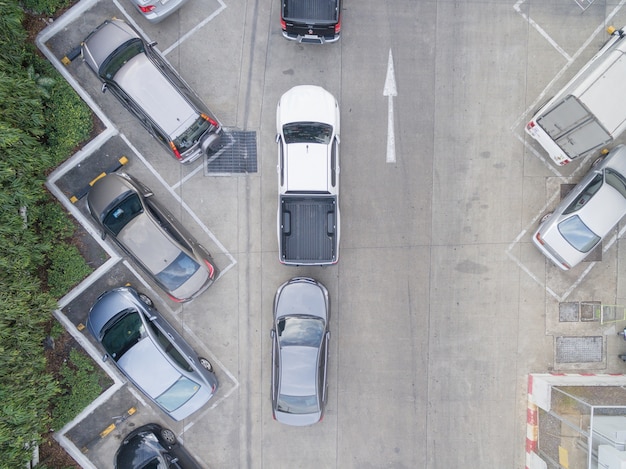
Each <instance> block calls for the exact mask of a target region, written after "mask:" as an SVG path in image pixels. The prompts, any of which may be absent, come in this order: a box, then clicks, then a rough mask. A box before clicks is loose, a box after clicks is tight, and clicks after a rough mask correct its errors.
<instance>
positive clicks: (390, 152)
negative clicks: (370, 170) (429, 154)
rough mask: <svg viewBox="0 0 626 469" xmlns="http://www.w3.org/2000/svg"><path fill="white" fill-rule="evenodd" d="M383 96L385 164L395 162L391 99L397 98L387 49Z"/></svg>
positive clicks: (391, 57) (394, 78) (390, 56)
mask: <svg viewBox="0 0 626 469" xmlns="http://www.w3.org/2000/svg"><path fill="white" fill-rule="evenodd" d="M383 96H388V97H389V103H388V109H389V111H388V117H387V163H395V162H396V135H395V133H394V122H393V97H394V96H398V90H397V89H396V76H395V74H394V71H393V55H392V54H391V49H389V60H388V62H387V77H386V78H385V88H384V89H383Z"/></svg>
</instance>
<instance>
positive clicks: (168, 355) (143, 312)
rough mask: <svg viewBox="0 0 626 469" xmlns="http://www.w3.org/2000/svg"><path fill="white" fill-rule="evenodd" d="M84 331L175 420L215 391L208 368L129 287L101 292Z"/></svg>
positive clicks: (209, 368)
mask: <svg viewBox="0 0 626 469" xmlns="http://www.w3.org/2000/svg"><path fill="white" fill-rule="evenodd" d="M87 328H88V329H89V332H90V333H91V334H92V335H93V337H94V338H95V339H96V340H97V341H98V342H99V343H100V344H101V345H102V347H103V348H104V350H105V351H106V355H104V358H103V359H105V360H106V359H108V358H111V359H113V361H114V362H115V364H116V365H117V367H118V368H119V370H120V371H121V372H122V373H123V374H124V375H125V376H126V377H127V378H128V379H129V380H130V381H132V383H133V384H134V385H135V386H137V387H138V388H139V389H140V390H141V391H142V392H143V393H144V394H145V395H146V396H148V397H149V398H150V399H151V400H153V401H154V402H155V403H156V404H157V405H158V406H159V407H160V408H161V409H162V410H163V412H165V413H166V414H167V415H169V416H170V417H171V418H173V419H174V420H182V419H184V418H186V417H188V416H189V415H191V414H192V413H194V412H196V411H197V410H199V409H200V408H202V407H203V406H204V405H205V404H206V403H207V402H208V401H209V399H211V397H212V396H213V394H214V393H215V391H216V389H217V378H216V376H215V373H214V372H213V367H212V366H211V363H210V362H209V361H208V360H207V359H206V358H201V357H198V355H197V354H196V352H195V351H194V350H193V349H192V348H191V346H190V345H189V344H188V343H187V342H185V340H184V339H183V338H182V337H181V336H180V334H179V333H178V331H176V329H174V328H173V327H172V326H171V325H170V324H169V323H168V322H167V321H166V320H165V319H164V318H163V316H161V315H160V313H159V312H158V311H157V310H156V309H155V308H154V307H153V304H152V300H150V298H148V297H147V296H145V295H143V294H139V293H137V291H136V290H134V289H133V288H130V287H122V288H116V289H114V290H111V291H108V292H105V293H103V294H102V295H101V296H100V297H99V298H98V300H97V301H96V303H95V304H94V305H93V306H92V308H91V310H90V311H89V316H88V318H87Z"/></svg>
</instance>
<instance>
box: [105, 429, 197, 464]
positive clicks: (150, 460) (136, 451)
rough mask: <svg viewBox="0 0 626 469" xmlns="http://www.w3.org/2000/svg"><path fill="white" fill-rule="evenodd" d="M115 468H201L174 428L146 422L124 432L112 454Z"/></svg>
mask: <svg viewBox="0 0 626 469" xmlns="http://www.w3.org/2000/svg"><path fill="white" fill-rule="evenodd" d="M115 469H201V466H200V465H199V464H198V463H197V462H196V461H195V460H194V459H193V458H192V457H191V455H190V454H189V453H188V452H187V450H186V449H185V448H184V447H183V446H182V445H181V444H180V443H179V442H178V441H177V439H176V435H174V432H173V431H172V430H170V429H168V428H163V427H161V426H160V425H159V424H156V423H149V424H147V425H142V426H141V427H139V428H137V429H135V430H133V431H132V432H131V433H129V434H128V435H126V438H124V441H122V444H121V445H120V447H119V448H118V450H117V453H116V454H115Z"/></svg>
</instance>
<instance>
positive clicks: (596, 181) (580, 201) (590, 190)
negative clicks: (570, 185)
mask: <svg viewBox="0 0 626 469" xmlns="http://www.w3.org/2000/svg"><path fill="white" fill-rule="evenodd" d="M602 183H603V178H602V174H597V175H596V177H594V178H593V179H592V180H591V182H590V183H589V184H588V185H587V187H585V188H584V189H583V191H582V192H581V193H580V194H579V195H578V197H576V199H575V200H574V201H573V202H572V203H571V204H569V206H568V207H567V208H566V209H565V210H564V211H563V215H569V214H570V213H574V212H575V211H577V210H580V209H581V208H582V206H583V205H585V204H586V203H587V202H589V200H590V199H591V197H593V195H594V194H595V193H596V192H598V190H600V188H601V187H602Z"/></svg>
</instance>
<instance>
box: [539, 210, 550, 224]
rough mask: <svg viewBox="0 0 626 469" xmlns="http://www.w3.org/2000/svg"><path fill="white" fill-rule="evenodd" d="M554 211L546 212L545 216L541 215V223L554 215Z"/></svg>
mask: <svg viewBox="0 0 626 469" xmlns="http://www.w3.org/2000/svg"><path fill="white" fill-rule="evenodd" d="M552 213H553V212H548V213H546V214H545V215H544V216H543V217H541V218H540V219H539V223H540V224H541V223H543V222H544V221H546V220H547V219H548V218H550V217H551V216H552Z"/></svg>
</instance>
